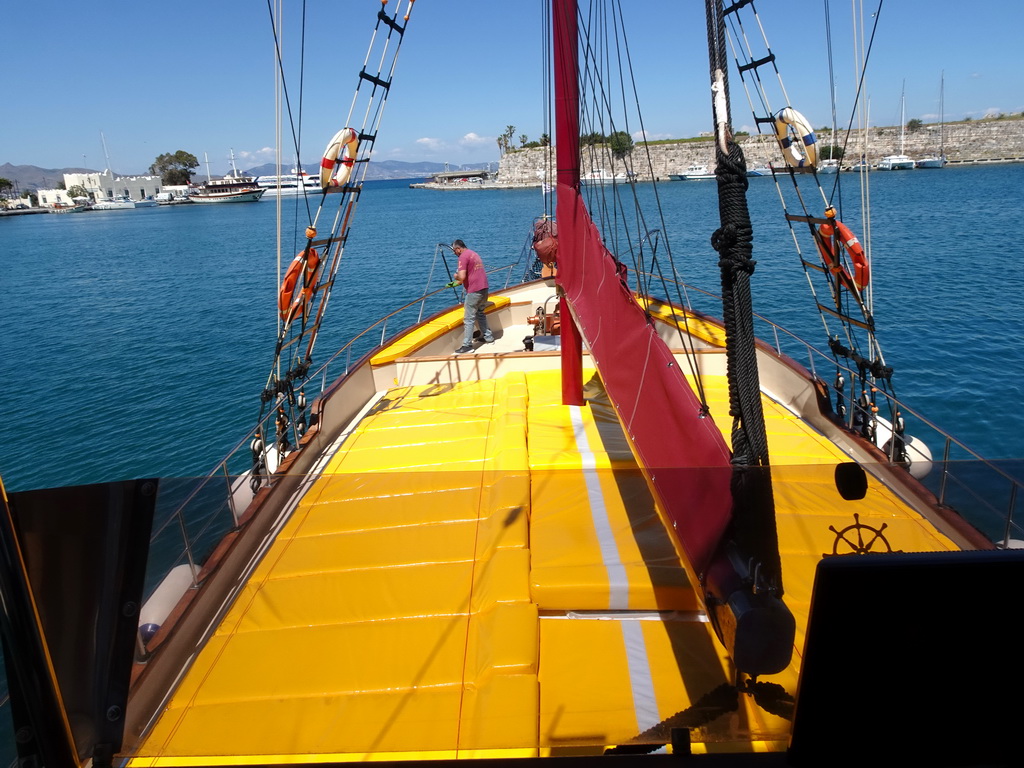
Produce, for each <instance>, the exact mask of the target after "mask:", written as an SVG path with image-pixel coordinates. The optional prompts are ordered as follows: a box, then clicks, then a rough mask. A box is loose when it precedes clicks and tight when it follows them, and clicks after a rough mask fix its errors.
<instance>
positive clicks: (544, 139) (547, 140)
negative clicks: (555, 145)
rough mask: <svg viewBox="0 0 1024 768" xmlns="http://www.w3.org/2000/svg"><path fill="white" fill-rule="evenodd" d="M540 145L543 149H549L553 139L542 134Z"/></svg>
mask: <svg viewBox="0 0 1024 768" xmlns="http://www.w3.org/2000/svg"><path fill="white" fill-rule="evenodd" d="M540 145H541V146H542V147H549V146H551V137H550V136H548V135H547V134H546V133H542V134H541V135H540Z"/></svg>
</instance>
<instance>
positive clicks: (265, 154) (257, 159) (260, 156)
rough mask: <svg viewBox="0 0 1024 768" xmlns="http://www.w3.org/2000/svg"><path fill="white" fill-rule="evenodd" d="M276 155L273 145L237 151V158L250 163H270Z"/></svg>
mask: <svg viewBox="0 0 1024 768" xmlns="http://www.w3.org/2000/svg"><path fill="white" fill-rule="evenodd" d="M276 156H277V153H276V152H275V150H274V148H273V147H263V148H262V149H257V150H253V151H251V152H250V151H248V150H245V149H242V150H239V151H238V152H237V153H235V158H236V160H241V161H243V162H245V163H246V164H249V165H252V164H259V163H269V162H272V161H273V160H274V159H275V157H276Z"/></svg>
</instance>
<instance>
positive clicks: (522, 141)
mask: <svg viewBox="0 0 1024 768" xmlns="http://www.w3.org/2000/svg"><path fill="white" fill-rule="evenodd" d="M529 140H530V137H529V136H527V135H526V134H525V133H520V134H519V146H520V147H525V146H526V143H527V142H528V141H529Z"/></svg>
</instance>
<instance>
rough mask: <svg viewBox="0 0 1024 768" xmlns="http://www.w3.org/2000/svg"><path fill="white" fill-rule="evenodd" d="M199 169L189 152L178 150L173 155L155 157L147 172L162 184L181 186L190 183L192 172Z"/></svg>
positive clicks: (197, 163) (193, 156) (166, 154)
mask: <svg viewBox="0 0 1024 768" xmlns="http://www.w3.org/2000/svg"><path fill="white" fill-rule="evenodd" d="M198 167H199V161H198V160H196V156H195V155H193V154H192V153H191V152H186V151H185V150H183V149H179V150H178V151H177V152H175V153H174V154H173V155H172V154H170V153H164V154H162V155H160V156H159V157H157V159H156V160H155V161H154V162H153V164H152V165H151V166H149V172H150V173H151V174H153V175H154V176H159V177H160V180H161V181H162V182H163V183H164V184H171V185H182V184H188V183H190V182H191V181H192V171H193V169H195V168H198Z"/></svg>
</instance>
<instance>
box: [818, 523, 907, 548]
mask: <svg viewBox="0 0 1024 768" xmlns="http://www.w3.org/2000/svg"><path fill="white" fill-rule="evenodd" d="M887 527H888V523H882V525H881V527H880V528H872V527H871V526H870V525H864V524H863V523H861V521H860V515H858V514H857V513H854V515H853V525H848V526H846V527H845V528H843V529H841V530H836V527H835V526H834V525H830V526H829V527H828V529H829V530H830V531H832V533H834V534H835V535H836V540H835V541H834V542H832V554H833V555H864V554H867V553H868V552H893V551H897V552H898V551H899V550H893V548H892V547H891V546H889V541H888V540H887V539H886V538H885V534H884V533H883V531H885V529H886V528H887Z"/></svg>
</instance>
